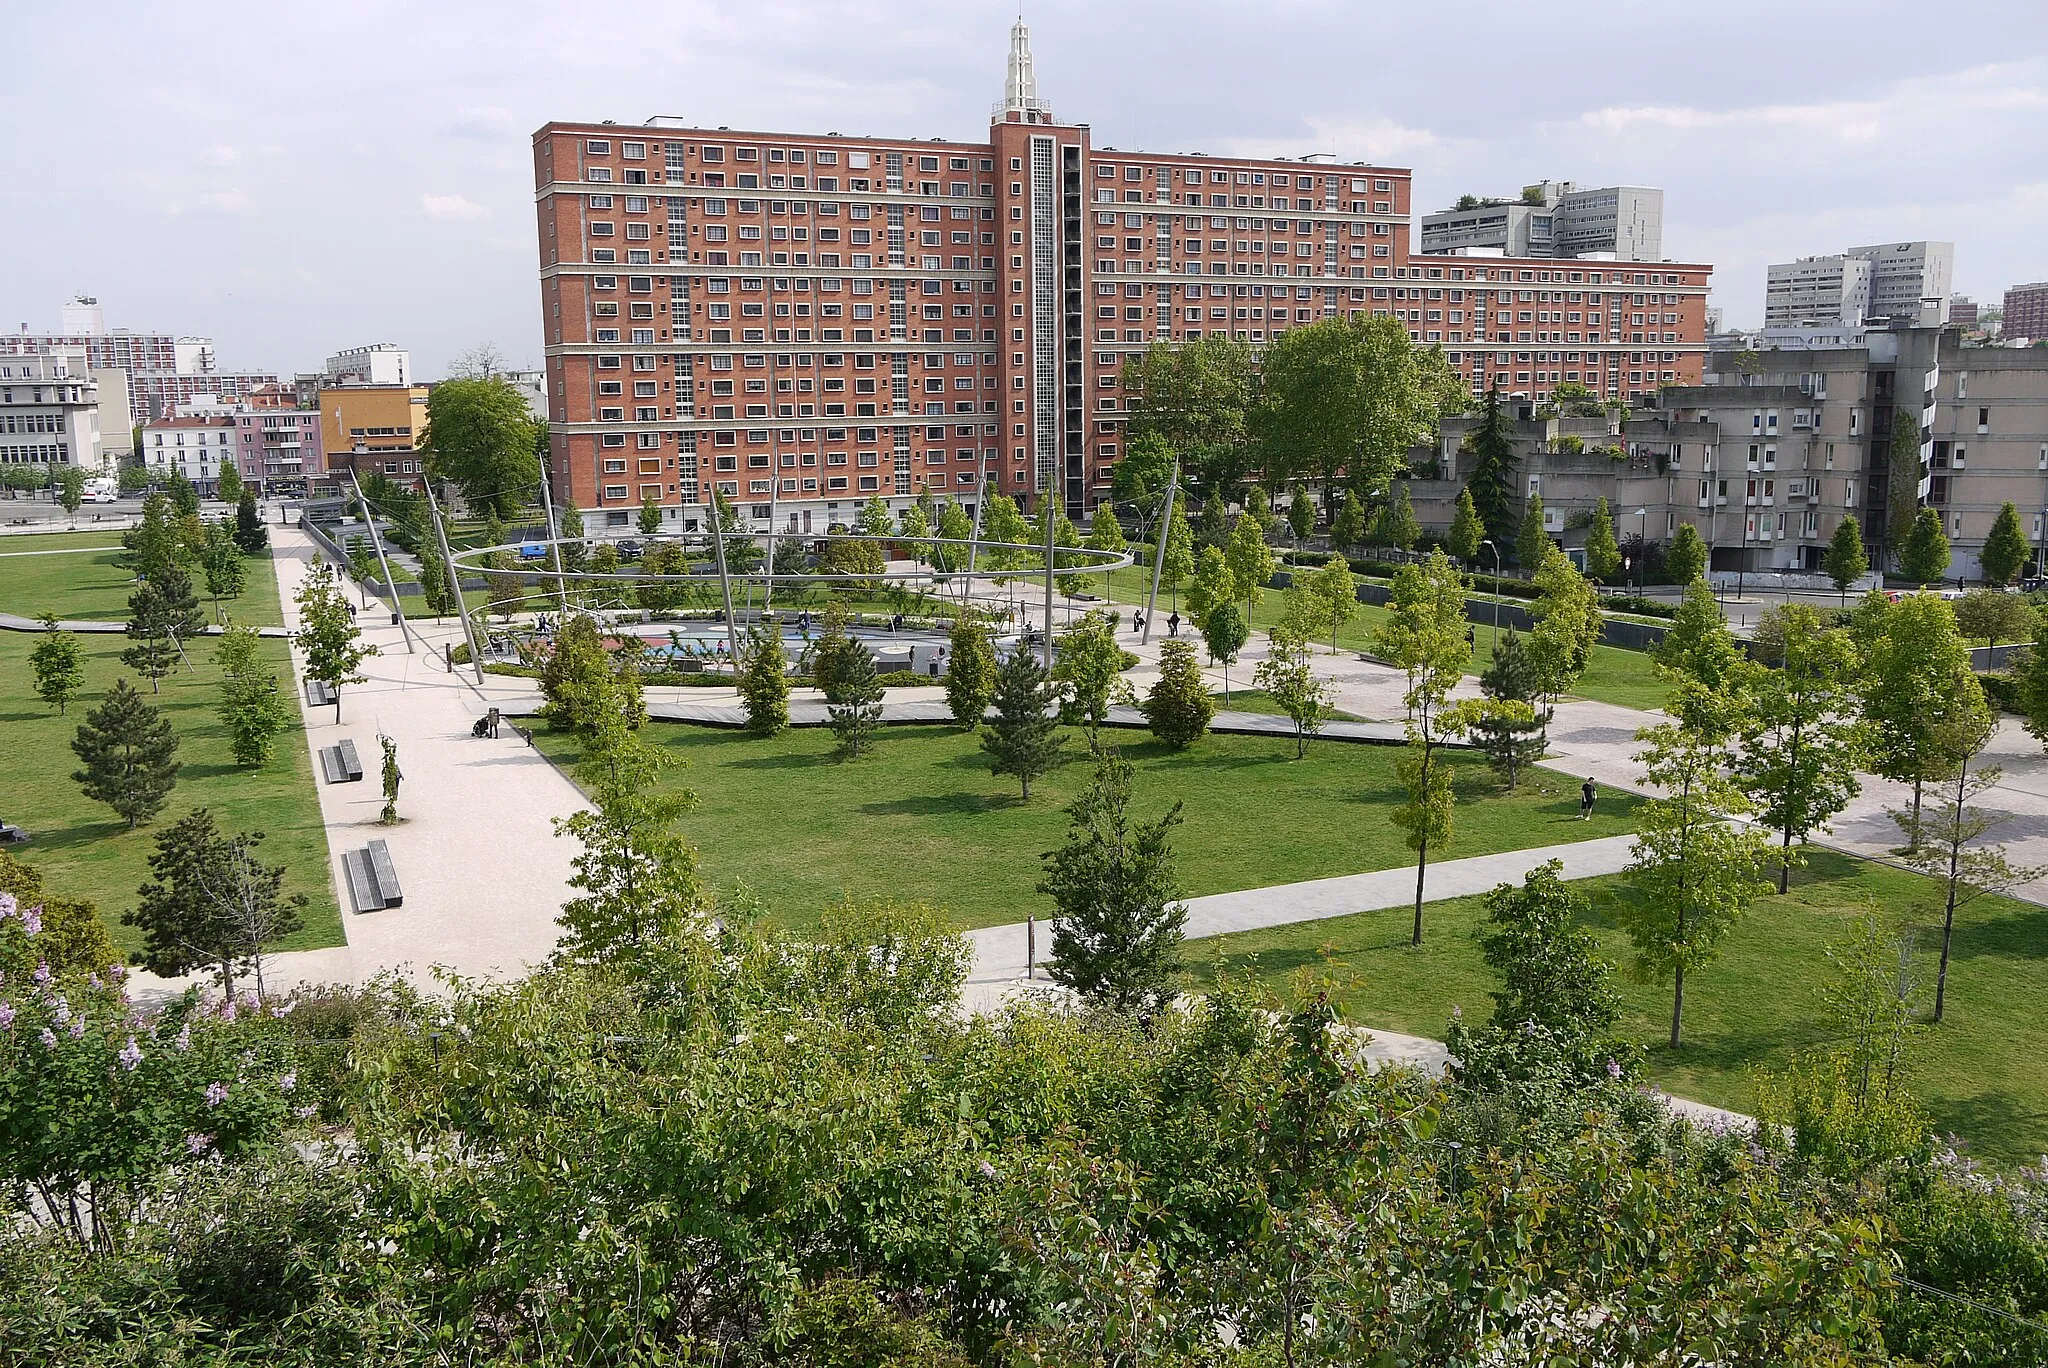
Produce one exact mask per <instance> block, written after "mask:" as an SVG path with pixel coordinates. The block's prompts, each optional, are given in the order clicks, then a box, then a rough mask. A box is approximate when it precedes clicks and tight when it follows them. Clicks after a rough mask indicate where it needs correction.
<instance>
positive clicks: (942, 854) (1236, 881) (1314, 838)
mask: <svg viewBox="0 0 2048 1368" xmlns="http://www.w3.org/2000/svg"><path fill="white" fill-rule="evenodd" d="M648 735H649V736H650V738H651V739H653V740H654V741H656V742H658V743H659V744H661V745H662V746H664V747H666V748H667V749H668V750H669V751H670V752H671V753H672V754H674V755H675V756H676V757H677V758H678V759H679V760H681V761H683V762H684V764H683V765H682V766H680V767H678V768H677V769H675V770H673V771H671V774H670V777H669V779H668V781H667V782H670V783H672V784H674V785H676V786H679V787H686V788H689V789H691V790H693V791H695V792H696V794H697V796H698V805H697V807H696V809H695V810H694V811H693V812H692V813H691V814H690V815H689V816H688V817H686V818H685V819H684V821H683V829H684V831H685V833H686V834H687V835H688V836H689V839H690V840H691V841H692V842H693V843H694V844H695V845H696V846H697V848H698V851H699V854H700V857H701V861H702V872H703V875H704V877H705V878H706V879H707V880H708V881H709V882H711V883H713V884H715V885H717V886H720V887H729V886H730V885H731V884H732V883H734V882H735V881H744V882H745V883H746V884H747V886H748V887H749V888H750V889H752V890H753V891H754V893H755V894H757V895H758V896H759V897H760V898H761V900H762V902H763V904H764V905H765V906H766V908H767V909H768V911H769V913H770V914H771V915H772V916H774V917H775V918H777V919H778V920H780V921H782V922H784V923H786V924H792V925H799V926H800V925H804V924H806V923H808V922H810V921H811V920H812V919H814V918H815V917H816V915H817V913H818V911H819V909H821V908H823V907H826V906H829V905H831V904H832V903H834V902H837V901H838V900H840V899H841V898H842V897H849V896H850V897H854V898H873V897H884V896H888V897H896V898H900V899H917V900H922V901H926V902H929V903H932V904H933V905H935V906H937V907H938V908H940V909H941V910H942V911H943V912H944V913H945V915H946V917H947V918H948V920H949V921H950V922H951V923H952V924H953V925H954V926H958V927H976V926H991V925H997V924H1001V923H1004V922H1017V921H1022V920H1024V918H1025V916H1026V915H1027V914H1028V913H1030V912H1032V911H1033V910H1035V911H1036V912H1037V914H1038V915H1039V916H1041V917H1043V916H1047V915H1049V914H1050V912H1051V910H1052V905H1051V902H1050V901H1049V900H1048V899H1047V898H1046V897H1045V896H1044V895H1043V894H1040V893H1038V892H1036V891H1035V889H1036V886H1037V883H1038V880H1039V878H1040V876H1041V872H1042V865H1041V863H1040V858H1039V857H1040V856H1041V854H1043V853H1044V852H1045V851H1048V850H1052V849H1054V848H1055V847H1057V846H1058V845H1059V844H1060V843H1061V841H1062V840H1063V839H1064V836H1065V832H1066V827H1067V819H1066V815H1065V813H1064V812H1063V811H1062V810H1061V809H1062V808H1063V807H1064V806H1065V805H1066V804H1067V803H1069V802H1070V801H1072V800H1073V798H1074V797H1075V796H1076V795H1077V794H1078V793H1079V792H1081V790H1082V789H1084V788H1085V787H1086V786H1087V784H1088V782H1089V780H1090V778H1091V775H1092V767H1091V766H1090V764H1089V762H1088V758H1087V752H1086V743H1085V741H1084V740H1083V739H1082V737H1081V736H1080V735H1079V734H1074V735H1072V736H1071V737H1070V739H1069V742H1068V753H1069V755H1070V756H1071V759H1070V760H1069V762H1068V763H1067V764H1065V765H1064V766H1062V767H1061V768H1060V769H1058V770H1057V771H1055V772H1054V773H1052V774H1050V775H1047V776H1045V777H1044V778H1043V779H1040V780H1038V781H1037V782H1035V783H1033V784H1032V786H1031V799H1030V801H1029V802H1025V801H1023V800H1021V799H1020V798H1019V796H1018V785H1017V782H1016V780H1014V779H1012V778H1009V777H1008V776H1005V777H1002V778H997V777H996V776H994V775H992V774H991V773H990V772H989V768H988V761H987V759H986V757H984V755H983V754H982V751H981V747H980V745H979V743H978V742H977V741H976V739H975V738H974V736H973V735H971V734H969V733H966V732H962V731H960V730H958V729H956V728H952V727H944V726H890V727H885V728H883V729H882V734H881V739H880V741H879V742H878V745H877V750H876V753H875V755H874V756H873V757H872V758H868V759H863V760H857V761H840V760H837V759H835V758H834V757H833V754H832V749H833V740H832V734H831V732H830V731H829V730H828V729H825V728H821V727H808V728H801V729H796V730H792V731H789V732H785V733H784V734H783V735H781V736H779V737H774V738H772V739H766V740H764V739H760V738H756V737H752V736H749V735H747V734H745V733H743V732H739V731H734V730H726V729H722V728H714V727H701V726H690V725H687V724H679V723H659V722H657V723H651V724H649V728H648ZM1109 735H1111V736H1112V737H1113V738H1114V739H1115V741H1116V742H1117V744H1118V745H1119V746H1120V747H1122V749H1123V752H1124V754H1125V755H1126V756H1127V757H1128V758H1129V759H1130V760H1131V761H1132V763H1133V764H1134V765H1135V767H1136V769H1137V795H1138V797H1137V804H1136V806H1137V809H1138V811H1139V813H1140V815H1142V816H1145V817H1151V816H1156V815H1157V814H1159V813H1161V812H1163V811H1165V810H1166V808H1167V807H1168V806H1170V805H1171V804H1172V803H1173V802H1174V801H1176V800H1178V801H1179V802H1181V803H1182V804H1183V808H1182V817H1183V822H1182V825H1181V826H1180V827H1179V828H1178V829H1177V830H1176V831H1175V832H1174V835H1173V848H1174V852H1175V855H1176V857H1177V862H1178V866H1179V875H1180V880H1181V884H1182V888H1183V891H1184V892H1185V893H1186V894H1187V895H1188V896H1191V897H1192V896H1199V895H1201V894H1205V893H1223V892H1229V891H1234V890H1237V889H1243V888H1258V887H1263V886H1265V885H1268V884H1280V883H1293V882H1296V881H1298V880H1302V879H1317V878H1324V877H1328V876H1331V875H1337V874H1356V873H1362V872H1364V871H1367V870H1374V869H1384V868H1388V867H1391V866H1397V865H1402V864H1406V863H1408V862H1409V861H1410V860H1411V859H1412V856H1411V855H1410V853H1409V851H1408V850H1407V848H1406V846H1405V845H1404V844H1403V843H1402V836H1401V833H1400V831H1399V830H1397V829H1396V828H1395V827H1394V826H1393V824H1392V823H1391V822H1390V821H1389V820H1388V817H1389V814H1390V813H1391V812H1392V811H1393V809H1394V807H1395V806H1396V805H1397V804H1398V803H1399V802H1400V801H1401V798H1400V796H1399V795H1398V793H1397V791H1396V784H1395V779H1394V762H1395V759H1396V758H1397V757H1398V755H1399V754H1400V748H1398V747H1393V746H1368V745H1352V744H1343V743H1338V742H1330V741H1322V742H1317V743H1315V744H1314V745H1312V746H1311V747H1310V748H1309V754H1308V757H1307V758H1306V759H1304V760H1296V759H1294V743H1293V742H1292V741H1291V740H1285V739H1278V738H1265V737H1237V736H1213V735H1212V736H1209V737H1206V738H1204V739H1203V740H1202V741H1201V742H1199V743H1198V744H1196V745H1195V746H1193V747H1191V748H1189V749H1188V750H1186V751H1181V752H1173V751H1168V750H1166V749H1165V748H1164V747H1162V746H1160V745H1159V744H1158V743H1157V742H1155V741H1153V740H1152V739H1151V738H1150V736H1148V735H1147V734H1146V733H1144V732H1141V731H1113V732H1111V733H1109ZM537 739H538V740H539V742H540V744H541V746H542V747H543V749H545V750H546V751H547V752H548V754H549V755H550V756H552V757H553V758H554V759H555V760H556V761H557V762H558V763H563V764H569V763H573V761H574V759H575V757H576V753H577V752H576V745H575V742H574V741H573V740H571V739H569V738H567V737H563V736H558V735H557V736H550V735H549V734H547V733H546V732H542V733H541V735H540V736H539V737H538V738H537ZM1453 763H1454V764H1455V765H1456V766H1457V771H1456V772H1457V780H1456V783H1457V791H1458V798H1459V803H1460V806H1459V809H1458V834H1457V836H1456V837H1455V838H1454V839H1453V841H1452V843H1451V848H1450V849H1449V850H1447V851H1443V852H1440V853H1439V854H1437V855H1436V858H1441V859H1455V858H1457V857H1458V856H1461V855H1481V854H1487V853H1491V852H1495V851H1502V850H1515V849H1520V848H1523V847H1527V846H1538V845H1550V844H1555V843H1558V842H1564V841H1577V840H1584V839H1588V838H1590V837H1594V836H1607V835H1612V834H1615V833H1617V832H1621V831H1625V830H1627V829H1628V825H1629V820H1630V814H1631V812H1632V807H1631V806H1630V805H1629V804H1627V803H1625V802H1623V801H1616V802H1614V803H1612V804H1603V807H1604V808H1605V810H1604V811H1603V812H1601V813H1600V814H1599V816H1598V817H1597V818H1596V819H1595V820H1594V821H1592V822H1580V821H1578V820H1577V816H1578V790H1577V788H1576V787H1575V786H1573V785H1571V784H1569V783H1568V782H1567V781H1566V780H1565V779H1564V778H1563V777H1561V776H1552V775H1544V776H1542V777H1541V778H1540V779H1539V780H1538V782H1536V783H1533V784H1529V783H1525V784H1524V785H1523V786H1522V788H1521V790H1520V791H1519V792H1518V793H1516V794H1514V795H1512V796H1508V795H1505V794H1503V793H1502V792H1501V790H1500V789H1499V787H1498V785H1497V784H1496V782H1495V780H1494V778H1493V775H1492V774H1491V772H1490V771H1488V770H1487V769H1486V767H1485V765H1484V764H1483V763H1482V762H1480V761H1479V760H1478V758H1477V757H1474V756H1459V757H1458V758H1457V759H1456V760H1454V762H1453Z"/></svg>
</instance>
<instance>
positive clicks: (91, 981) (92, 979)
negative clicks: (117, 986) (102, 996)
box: [85, 974, 103, 989]
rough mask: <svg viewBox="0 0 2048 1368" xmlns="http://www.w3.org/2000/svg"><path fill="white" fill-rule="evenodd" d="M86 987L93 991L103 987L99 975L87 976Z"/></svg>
mask: <svg viewBox="0 0 2048 1368" xmlns="http://www.w3.org/2000/svg"><path fill="white" fill-rule="evenodd" d="M85 986H86V987H88V988H92V989H98V988H100V987H102V986H103V985H102V984H101V983H100V976H99V975H98V974H87V975H86V976H85Z"/></svg>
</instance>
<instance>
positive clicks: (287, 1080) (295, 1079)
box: [277, 1073, 299, 1092]
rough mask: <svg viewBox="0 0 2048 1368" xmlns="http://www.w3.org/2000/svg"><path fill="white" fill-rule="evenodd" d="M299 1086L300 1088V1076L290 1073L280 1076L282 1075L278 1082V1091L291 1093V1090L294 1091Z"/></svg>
mask: <svg viewBox="0 0 2048 1368" xmlns="http://www.w3.org/2000/svg"><path fill="white" fill-rule="evenodd" d="M298 1086H299V1076H298V1075H297V1074H295V1073H288V1074H280V1075H279V1076H278V1080H277V1090H278V1091H279V1092H290V1091H291V1090H292V1089H293V1088H296V1087H298Z"/></svg>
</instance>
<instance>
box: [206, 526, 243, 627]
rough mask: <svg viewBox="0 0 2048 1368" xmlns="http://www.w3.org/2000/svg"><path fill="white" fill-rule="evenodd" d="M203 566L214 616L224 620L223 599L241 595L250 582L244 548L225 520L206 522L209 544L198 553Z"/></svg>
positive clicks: (207, 541)
mask: <svg viewBox="0 0 2048 1368" xmlns="http://www.w3.org/2000/svg"><path fill="white" fill-rule="evenodd" d="M199 564H200V568H201V569H202V570H204V571H205V573H206V592H207V593H208V594H210V595H212V597H213V616H214V619H215V620H216V621H220V620H221V619H222V615H221V610H220V601H221V600H222V599H224V598H227V599H233V598H240V597H241V596H242V590H243V588H244V587H246V585H247V583H248V577H247V573H246V568H245V566H244V564H243V558H242V548H241V547H239V546H237V545H236V544H235V534H234V532H233V530H232V529H230V528H229V527H228V525H227V523H225V522H214V523H208V524H207V525H206V545H205V547H204V548H203V549H202V550H201V551H200V553H199Z"/></svg>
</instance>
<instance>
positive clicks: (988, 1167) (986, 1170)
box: [976, 1159, 996, 1178]
mask: <svg viewBox="0 0 2048 1368" xmlns="http://www.w3.org/2000/svg"><path fill="white" fill-rule="evenodd" d="M976 1167H977V1168H978V1169H979V1170H980V1171H981V1176H982V1177H984V1178H993V1177H995V1176H996V1166H995V1165H994V1164H991V1163H990V1162H989V1161H988V1160H986V1159H984V1160H982V1161H981V1163H979V1164H978V1165H976Z"/></svg>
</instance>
